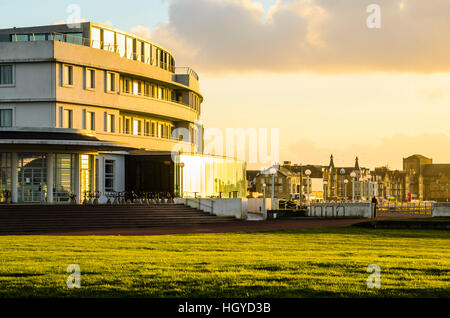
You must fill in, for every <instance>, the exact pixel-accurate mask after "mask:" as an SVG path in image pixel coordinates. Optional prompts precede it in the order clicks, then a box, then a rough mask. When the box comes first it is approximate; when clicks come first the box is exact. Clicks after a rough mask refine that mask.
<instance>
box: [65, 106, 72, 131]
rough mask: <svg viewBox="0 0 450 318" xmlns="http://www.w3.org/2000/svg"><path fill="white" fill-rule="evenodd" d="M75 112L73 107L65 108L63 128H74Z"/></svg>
mask: <svg viewBox="0 0 450 318" xmlns="http://www.w3.org/2000/svg"><path fill="white" fill-rule="evenodd" d="M72 125H73V112H72V110H71V109H64V113H63V128H72V127H73V126H72Z"/></svg>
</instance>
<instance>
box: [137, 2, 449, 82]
mask: <svg viewBox="0 0 450 318" xmlns="http://www.w3.org/2000/svg"><path fill="white" fill-rule="evenodd" d="M377 4H379V5H380V7H381V21H382V24H381V28H380V29H369V28H368V27H367V24H366V20H367V17H368V13H367V11H366V9H367V5H368V3H367V2H364V1H358V2H354V4H352V5H351V6H350V5H348V3H347V1H324V0H278V1H277V2H276V3H275V4H274V5H273V6H272V7H271V8H270V9H268V10H267V12H264V10H263V7H262V5H261V4H260V3H259V2H258V1H253V0H172V1H171V4H170V8H169V21H168V22H167V23H166V24H164V25H159V26H158V27H156V28H154V29H152V30H149V29H146V28H145V27H138V28H140V30H139V33H141V34H146V35H147V36H150V35H151V36H152V40H154V41H155V42H158V43H161V44H162V45H164V46H166V47H170V48H171V50H172V51H173V52H174V53H175V54H176V55H177V56H179V58H178V61H179V63H181V64H183V65H191V66H193V67H194V68H196V69H198V70H199V71H200V72H202V73H205V72H209V73H224V72H253V71H265V72H298V71H308V72H316V73H330V74H333V73H349V72H378V71H383V72H420V73H434V72H446V71H450V59H449V58H448V56H449V55H450V42H449V41H446V40H445V39H447V38H449V37H450V20H449V19H448V12H450V1H447V0H434V1H433V5H432V6H430V5H429V3H428V2H427V1H423V0H410V1H408V2H406V1H400V2H399V1H392V0H379V1H377ZM406 8H407V9H408V10H406ZM265 13H266V19H264V14H265ZM437 26H439V27H437ZM133 30H134V29H133Z"/></svg>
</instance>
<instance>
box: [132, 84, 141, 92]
mask: <svg viewBox="0 0 450 318" xmlns="http://www.w3.org/2000/svg"><path fill="white" fill-rule="evenodd" d="M133 94H134V95H141V82H138V81H133Z"/></svg>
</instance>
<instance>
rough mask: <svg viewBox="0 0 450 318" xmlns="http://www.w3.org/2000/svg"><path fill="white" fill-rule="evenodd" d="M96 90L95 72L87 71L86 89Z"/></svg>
mask: <svg viewBox="0 0 450 318" xmlns="http://www.w3.org/2000/svg"><path fill="white" fill-rule="evenodd" d="M94 88H95V70H91V69H87V70H86V89H94Z"/></svg>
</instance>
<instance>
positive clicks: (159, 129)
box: [158, 124, 164, 138]
mask: <svg viewBox="0 0 450 318" xmlns="http://www.w3.org/2000/svg"><path fill="white" fill-rule="evenodd" d="M163 129H164V126H163V125H162V124H158V138H162V135H163Z"/></svg>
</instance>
